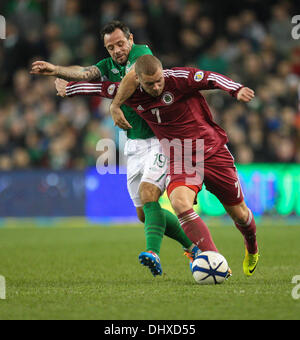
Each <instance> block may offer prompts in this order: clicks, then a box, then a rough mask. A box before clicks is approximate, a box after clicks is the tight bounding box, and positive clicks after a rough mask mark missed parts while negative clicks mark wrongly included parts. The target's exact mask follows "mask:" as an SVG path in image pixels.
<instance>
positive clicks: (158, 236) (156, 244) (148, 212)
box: [144, 202, 166, 255]
mask: <svg viewBox="0 0 300 340" xmlns="http://www.w3.org/2000/svg"><path fill="white" fill-rule="evenodd" d="M144 213H145V236H146V251H153V252H154V253H156V254H157V255H159V253H160V247H161V242H162V239H163V236H164V233H165V230H166V218H165V214H164V212H163V210H162V208H161V206H160V204H159V203H158V202H149V203H146V204H145V205H144Z"/></svg>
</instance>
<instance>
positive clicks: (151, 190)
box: [140, 183, 161, 205]
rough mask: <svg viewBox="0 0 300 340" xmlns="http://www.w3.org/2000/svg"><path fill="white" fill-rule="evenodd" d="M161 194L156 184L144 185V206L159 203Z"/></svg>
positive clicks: (141, 187) (142, 198)
mask: <svg viewBox="0 0 300 340" xmlns="http://www.w3.org/2000/svg"><path fill="white" fill-rule="evenodd" d="M160 194H161V192H160V190H159V188H158V187H157V186H155V185H154V184H151V183H142V184H141V186H140V198H141V201H142V204H143V205H145V204H146V203H149V202H157V201H158V200H159V197H160Z"/></svg>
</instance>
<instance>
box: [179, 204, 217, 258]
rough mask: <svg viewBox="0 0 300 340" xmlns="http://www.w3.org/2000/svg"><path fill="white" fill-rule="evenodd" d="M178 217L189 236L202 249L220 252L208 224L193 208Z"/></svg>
mask: <svg viewBox="0 0 300 340" xmlns="http://www.w3.org/2000/svg"><path fill="white" fill-rule="evenodd" d="M178 219H179V222H180V224H181V227H182V229H183V231H184V232H185V234H186V235H187V237H188V238H189V239H190V240H191V241H192V242H193V243H195V244H196V245H197V247H198V248H199V249H200V250H201V251H206V250H212V251H216V252H218V249H217V247H216V246H215V244H214V241H213V239H212V237H211V234H210V232H209V230H208V228H207V226H206V224H205V223H204V221H203V220H202V219H201V218H200V216H199V215H197V214H196V213H195V211H194V210H193V209H190V210H188V211H186V212H184V213H182V214H180V215H179V216H178Z"/></svg>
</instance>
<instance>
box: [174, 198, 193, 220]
mask: <svg viewBox="0 0 300 340" xmlns="http://www.w3.org/2000/svg"><path fill="white" fill-rule="evenodd" d="M171 205H172V208H173V209H174V211H175V213H176V215H177V216H178V215H180V214H182V213H184V212H186V211H188V210H190V209H192V207H193V206H192V205H191V204H190V202H189V200H188V199H186V198H185V197H180V196H176V197H172V199H171Z"/></svg>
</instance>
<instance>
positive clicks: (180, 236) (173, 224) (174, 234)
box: [162, 209, 193, 249]
mask: <svg viewBox="0 0 300 340" xmlns="http://www.w3.org/2000/svg"><path fill="white" fill-rule="evenodd" d="M162 210H163V212H164V214H165V218H166V231H165V235H166V236H168V237H170V238H172V239H173V240H175V241H177V242H179V243H180V244H181V245H182V246H183V247H184V248H186V249H188V248H189V247H190V246H191V245H192V244H193V242H192V241H191V240H190V239H189V238H188V237H187V236H186V234H185V233H184V231H183V229H182V228H181V225H180V223H179V221H178V218H177V216H175V215H173V214H172V213H171V212H170V211H168V210H166V209H162Z"/></svg>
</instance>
